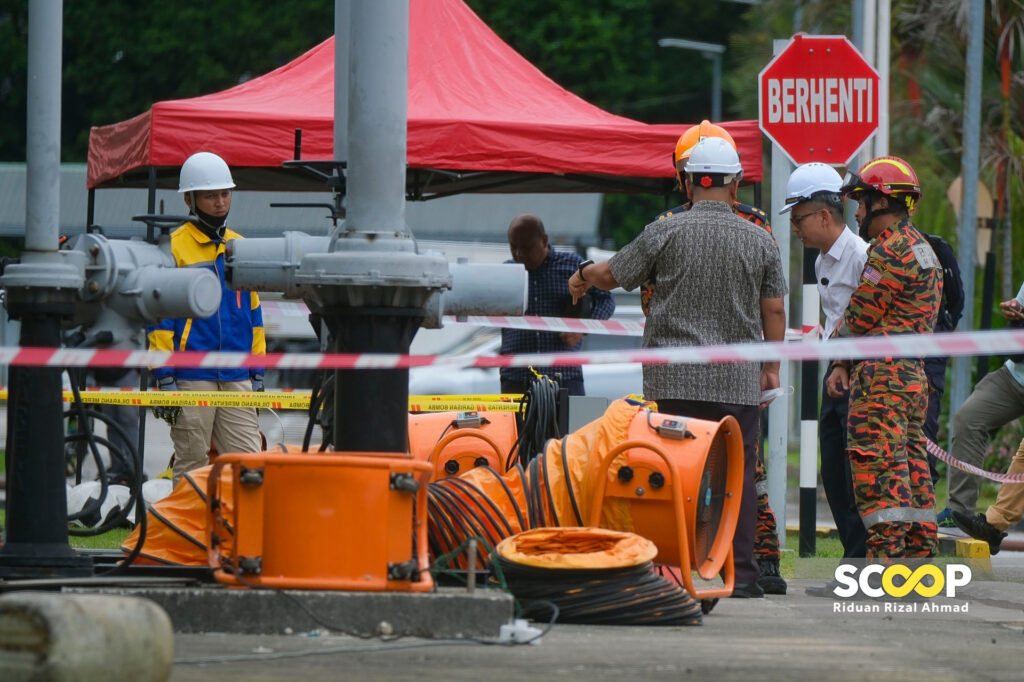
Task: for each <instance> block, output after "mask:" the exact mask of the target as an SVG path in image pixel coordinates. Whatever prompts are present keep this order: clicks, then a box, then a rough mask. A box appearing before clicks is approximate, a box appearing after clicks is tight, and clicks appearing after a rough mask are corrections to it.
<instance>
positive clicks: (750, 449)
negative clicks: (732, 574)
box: [656, 399, 761, 585]
mask: <svg viewBox="0 0 1024 682" xmlns="http://www.w3.org/2000/svg"><path fill="white" fill-rule="evenodd" d="M656 402H657V403H658V411H659V412H664V413H665V414H674V415H678V416H680V417H692V418H693V419H703V420H705V421H714V422H717V421H719V420H721V419H722V418H723V417H726V416H732V417H735V418H736V421H738V422H739V424H740V431H741V432H742V433H743V497H742V499H741V500H740V518H739V521H738V522H737V523H736V535H734V536H733V539H732V556H733V566H735V569H736V583H737V584H748V585H749V584H752V583H756V582H757V579H758V578H760V577H761V569H760V568H759V567H758V565H757V560H756V559H754V533H755V530H756V528H757V490H756V489H755V488H754V469H755V467H756V465H757V452H756V451H755V449H754V444H755V442H756V440H757V437H758V435H759V433H760V430H761V419H760V417H761V410H760V408H759V407H758V406H757V405H736V404H733V403H712V402H706V401H703V400H671V399H670V400H657V401H656Z"/></svg>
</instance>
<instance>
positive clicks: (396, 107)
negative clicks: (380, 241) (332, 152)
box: [346, 0, 409, 233]
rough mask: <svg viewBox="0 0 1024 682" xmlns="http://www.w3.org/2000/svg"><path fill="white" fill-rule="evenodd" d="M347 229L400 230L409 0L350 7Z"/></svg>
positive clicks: (380, 0)
mask: <svg viewBox="0 0 1024 682" xmlns="http://www.w3.org/2000/svg"><path fill="white" fill-rule="evenodd" d="M350 11H351V16H352V23H351V27H352V29H353V30H351V31H350V40H351V49H350V50H349V62H350V66H351V72H350V77H351V82H350V83H349V88H348V95H349V100H348V118H349V132H350V135H349V138H348V156H349V164H348V213H347V217H346V227H347V228H348V229H349V230H353V231H355V230H362V231H370V232H392V233H399V232H406V226H405V145H406V110H407V107H408V104H407V102H406V99H407V95H408V61H409V59H408V57H409V0H377V2H356V3H353V4H352V7H351V10H350Z"/></svg>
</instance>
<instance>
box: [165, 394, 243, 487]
mask: <svg viewBox="0 0 1024 682" xmlns="http://www.w3.org/2000/svg"><path fill="white" fill-rule="evenodd" d="M178 389H179V390H182V391H252V383H251V382H249V381H187V380H183V381H179V382H178ZM171 442H172V443H173V444H174V467H173V470H174V485H178V481H180V480H181V476H182V474H184V473H185V472H186V471H192V470H193V469H198V468H199V467H201V466H206V465H207V464H208V463H209V459H208V457H207V455H208V453H209V451H210V443H211V442H212V443H213V447H214V448H216V449H217V452H218V453H220V454H226V453H229V452H259V451H260V450H261V448H260V426H259V420H258V419H257V418H256V410H255V408H252V407H183V408H181V414H180V415H178V419H177V421H176V422H175V424H174V426H172V427H171Z"/></svg>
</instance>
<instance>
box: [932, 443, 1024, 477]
mask: <svg viewBox="0 0 1024 682" xmlns="http://www.w3.org/2000/svg"><path fill="white" fill-rule="evenodd" d="M924 446H925V449H927V450H928V452H930V453H932V454H933V455H935V456H936V457H938V458H939V459H941V460H942V461H943V462H945V463H946V464H948V465H950V466H953V467H956V468H957V469H962V470H963V471H966V472H967V473H970V474H975V475H977V476H981V477H982V478H987V479H988V480H990V481H997V482H999V483H1024V474H994V473H992V472H991V471H985V470H984V469H980V468H978V467H976V466H974V465H973V464H968V463H967V462H961V461H960V460H959V459H956V458H955V457H953V456H952V455H951V454H949V453H948V452H946V451H945V450H943V449H942V448H941V447H939V446H938V445H936V444H935V443H933V442H932V441H931V440H929V439H928V438H925V439H924Z"/></svg>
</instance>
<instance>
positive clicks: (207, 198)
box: [146, 152, 266, 485]
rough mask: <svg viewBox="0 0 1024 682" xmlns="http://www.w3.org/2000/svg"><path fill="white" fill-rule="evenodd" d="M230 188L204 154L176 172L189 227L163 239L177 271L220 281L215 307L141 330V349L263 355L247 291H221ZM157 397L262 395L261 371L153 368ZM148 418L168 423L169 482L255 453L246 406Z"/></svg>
mask: <svg viewBox="0 0 1024 682" xmlns="http://www.w3.org/2000/svg"><path fill="white" fill-rule="evenodd" d="M234 186H235V183H234V180H233V179H232V177H231V171H230V169H228V165H227V164H226V163H225V162H224V159H222V158H221V157H219V156H217V155H216V154H212V153H210V152H198V153H196V154H193V155H192V156H190V157H189V158H188V159H187V160H186V161H185V163H184V164H183V165H182V167H181V175H180V177H179V181H178V193H179V194H182V195H183V198H184V200H185V204H186V205H187V206H188V208H189V212H190V215H189V218H190V219H189V221H188V222H187V223H185V224H184V225H182V226H181V227H179V228H177V229H176V230H174V231H173V232H172V233H171V253H172V254H173V256H174V259H175V261H176V262H177V265H178V267H190V268H206V269H207V270H212V271H213V272H215V273H216V274H217V276H218V277H219V278H220V283H221V301H220V309H219V310H218V311H217V313H216V314H214V315H212V316H210V317H208V318H205V319H194V318H188V319H166V320H161V321H160V322H159V323H158V324H154V325H149V327H147V330H146V331H147V334H148V336H149V347H150V349H152V350H163V351H183V350H189V351H241V352H245V353H253V354H256V355H262V354H265V353H266V342H265V340H264V336H263V312H262V310H261V308H260V299H259V296H257V295H256V293H255V292H247V291H235V290H233V289H229V288H228V286H227V283H226V282H225V280H224V253H225V247H226V245H227V243H228V242H230V241H231V240H233V239H241V235H240V234H238V233H237V232H235V231H234V230H231V229H228V228H227V227H226V226H225V222H226V220H227V217H228V211H229V210H230V209H231V189H232V188H233V187H234ZM152 373H153V378H154V379H155V380H156V383H157V386H158V388H159V389H160V390H162V391H177V390H181V391H262V390H263V368H257V367H195V368H186V367H155V368H152ZM153 412H154V414H156V416H158V417H160V418H162V419H164V420H166V421H167V423H168V424H170V425H171V441H172V442H173V444H174V465H173V470H174V484H175V485H177V483H178V481H180V480H181V477H182V476H183V475H184V474H185V473H186V472H188V471H190V470H192V469H195V468H198V467H201V466H204V465H205V464H207V463H208V457H207V455H208V453H209V452H210V445H211V444H212V445H213V448H214V449H215V450H216V452H224V453H227V452H259V451H260V450H261V447H260V446H261V443H260V434H259V422H258V420H257V416H256V410H255V409H254V408H249V407H244V408H243V407H177V406H174V407H156V408H154V409H153Z"/></svg>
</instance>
